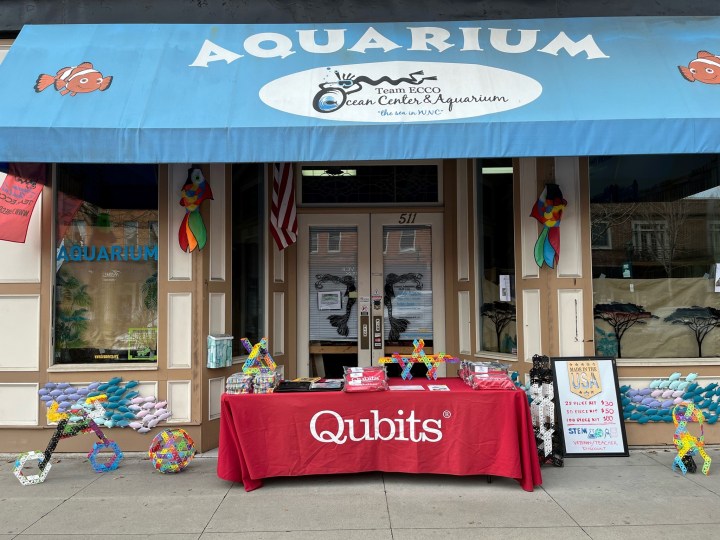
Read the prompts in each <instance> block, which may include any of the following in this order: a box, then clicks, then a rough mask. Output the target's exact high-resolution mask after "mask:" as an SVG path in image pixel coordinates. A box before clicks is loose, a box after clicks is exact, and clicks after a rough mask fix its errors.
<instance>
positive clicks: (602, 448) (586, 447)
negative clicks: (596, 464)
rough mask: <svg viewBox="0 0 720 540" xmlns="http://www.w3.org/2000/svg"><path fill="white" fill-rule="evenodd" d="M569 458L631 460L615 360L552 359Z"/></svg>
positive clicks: (599, 358) (603, 358)
mask: <svg viewBox="0 0 720 540" xmlns="http://www.w3.org/2000/svg"><path fill="white" fill-rule="evenodd" d="M550 362H551V365H552V371H553V379H554V384H555V397H556V399H557V404H558V411H559V414H560V428H561V429H562V440H563V453H564V455H565V456H566V457H583V456H587V457H598V456H628V455H629V452H628V446H627V439H626V437H625V420H624V418H623V414H622V403H621V401H620V390H619V388H618V380H617V367H616V365H615V359H614V358H606V357H594V356H583V357H573V358H551V359H550Z"/></svg>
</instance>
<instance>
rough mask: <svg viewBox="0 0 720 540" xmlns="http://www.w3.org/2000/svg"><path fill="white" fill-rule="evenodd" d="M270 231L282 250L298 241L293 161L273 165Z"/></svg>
mask: <svg viewBox="0 0 720 540" xmlns="http://www.w3.org/2000/svg"><path fill="white" fill-rule="evenodd" d="M270 232H271V233H272V235H273V238H275V243H276V244H277V247H278V249H279V250H280V251H282V250H283V249H285V248H286V247H288V246H289V245H291V244H294V243H295V242H296V241H297V216H296V215H295V186H294V183H293V165H292V163H276V164H275V165H274V167H273V195H272V208H271V209H270Z"/></svg>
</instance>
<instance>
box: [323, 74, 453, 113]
mask: <svg viewBox="0 0 720 540" xmlns="http://www.w3.org/2000/svg"><path fill="white" fill-rule="evenodd" d="M335 76H336V77H337V79H338V80H337V81H330V82H326V83H321V84H320V85H319V86H320V91H319V92H318V93H317V94H315V97H314V98H313V109H315V110H316V111H317V112H319V113H331V112H335V111H337V110H338V109H339V108H340V107H342V106H343V105H345V101H346V100H347V96H348V94H352V93H354V92H359V91H360V90H362V87H363V83H365V84H367V85H370V86H377V85H379V84H380V83H384V82H385V83H388V84H391V85H392V86H397V85H399V84H400V83H406V84H411V85H415V86H417V85H419V84H422V83H423V82H425V81H436V80H437V77H435V76H432V77H425V73H423V72H422V71H416V72H415V73H410V74H409V75H408V76H407V77H401V78H399V79H391V78H390V77H388V76H387V75H385V76H383V77H380V78H379V79H371V78H370V77H366V76H365V75H360V76H359V77H356V76H355V75H353V74H351V73H346V74H344V75H340V72H339V71H335ZM438 91H439V90H438Z"/></svg>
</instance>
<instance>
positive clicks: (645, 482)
mask: <svg viewBox="0 0 720 540" xmlns="http://www.w3.org/2000/svg"><path fill="white" fill-rule="evenodd" d="M708 453H709V455H710V456H711V457H712V458H713V461H714V463H713V467H711V469H710V475H709V476H704V475H702V474H701V473H700V472H699V469H700V466H701V462H700V461H699V460H698V459H697V458H696V462H697V463H698V472H697V473H695V474H688V475H687V476H685V477H683V476H682V475H681V474H680V473H679V472H673V471H672V470H671V468H670V467H671V464H672V460H673V457H674V456H675V452H674V449H673V448H667V449H655V450H648V449H644V450H633V451H631V455H630V457H628V458H584V459H579V458H575V459H566V460H565V466H564V467H562V468H555V467H552V466H543V468H542V475H543V485H542V487H539V488H536V489H535V491H534V492H532V493H527V492H525V491H523V490H522V489H521V488H520V486H519V485H518V484H517V482H515V481H514V480H509V479H504V478H494V479H493V482H492V483H491V484H488V483H487V482H486V481H485V478H484V477H453V476H436V475H406V474H385V473H368V474H357V475H339V476H310V477H296V478H276V479H270V480H267V481H266V482H265V486H264V487H262V488H261V489H258V490H256V491H253V492H251V493H246V492H245V491H244V489H243V487H242V485H239V484H233V483H231V482H226V481H224V480H220V479H219V478H218V477H217V476H216V474H215V470H216V466H217V459H216V457H215V455H216V454H215V452H209V453H206V454H203V455H198V456H197V457H196V458H195V459H194V460H193V461H192V462H191V463H190V465H189V466H188V468H187V469H186V470H185V471H184V472H182V473H180V474H167V475H164V474H161V473H159V472H157V471H155V470H154V469H153V467H152V465H151V463H150V461H149V460H148V459H147V458H145V457H144V456H143V455H141V454H130V455H126V456H125V459H124V460H123V462H122V463H121V464H120V467H119V468H118V469H117V470H115V471H111V472H108V473H96V472H94V471H93V469H92V467H91V465H90V463H89V462H88V461H87V459H86V458H85V456H84V455H78V454H61V453H56V454H54V455H53V458H52V470H51V471H50V473H49V474H48V477H47V479H46V481H45V482H44V483H42V484H38V485H31V486H22V485H21V484H20V483H19V482H18V481H17V479H16V478H15V476H14V475H13V472H12V470H13V466H14V456H9V455H2V456H1V457H2V460H1V461H0V540H9V539H11V538H20V539H31V538H38V539H43V538H44V539H50V538H53V539H68V540H69V539H71V538H72V539H73V540H78V539H80V538H90V537H92V536H95V537H98V536H103V537H110V538H118V539H122V540H124V539H133V538H137V539H138V540H140V539H144V538H181V539H183V538H186V539H188V540H189V539H197V538H202V539H207V538H228V539H230V538H240V539H259V540H270V539H276V538H284V539H288V538H293V539H295V538H297V539H300V540H305V539H308V540H310V539H313V540H330V539H333V540H334V539H338V538H342V539H349V540H355V539H357V540H374V539H383V540H389V539H399V540H410V539H412V540H423V539H434V538H453V539H460V540H462V539H466V538H467V539H471V538H473V539H474V538H504V539H505V538H519V537H520V536H523V537H529V538H533V539H534V540H535V539H537V540H543V539H548V540H550V539H566V538H567V539H576V538H577V539H579V538H593V539H598V540H604V539H609V538H637V537H639V536H640V535H642V537H644V538H652V539H653V540H661V539H668V540H669V539H673V540H675V539H677V538H694V537H701V536H706V535H708V534H711V533H712V532H714V530H715V527H716V526H717V525H718V524H720V448H710V449H708ZM32 464H33V468H32V469H31V470H28V472H27V474H35V473H37V468H36V467H34V465H35V463H34V462H33V463H32Z"/></svg>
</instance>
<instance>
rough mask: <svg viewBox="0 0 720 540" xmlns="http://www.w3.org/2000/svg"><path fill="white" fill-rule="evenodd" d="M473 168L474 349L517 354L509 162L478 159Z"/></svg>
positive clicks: (511, 187) (505, 160)
mask: <svg viewBox="0 0 720 540" xmlns="http://www.w3.org/2000/svg"><path fill="white" fill-rule="evenodd" d="M476 167H477V173H476V176H477V223H478V234H477V237H478V269H479V272H480V276H479V282H480V287H479V289H480V302H479V305H480V313H479V317H480V318H479V320H480V325H481V332H480V336H481V337H480V347H481V350H483V351H489V352H500V353H506V354H517V327H516V323H515V321H516V307H515V249H514V246H515V240H514V238H515V233H514V226H513V210H512V209H513V171H512V160H510V159H483V160H478V162H477V164H476Z"/></svg>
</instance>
